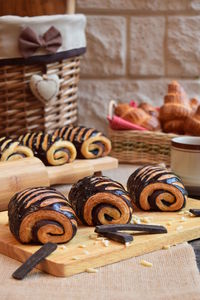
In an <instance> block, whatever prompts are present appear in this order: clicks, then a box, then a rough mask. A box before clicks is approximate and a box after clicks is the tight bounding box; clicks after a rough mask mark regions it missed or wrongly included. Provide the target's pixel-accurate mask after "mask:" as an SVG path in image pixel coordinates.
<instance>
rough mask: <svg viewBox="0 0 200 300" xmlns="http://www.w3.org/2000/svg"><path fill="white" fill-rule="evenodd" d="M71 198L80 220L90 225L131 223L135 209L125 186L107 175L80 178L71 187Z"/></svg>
mask: <svg viewBox="0 0 200 300" xmlns="http://www.w3.org/2000/svg"><path fill="white" fill-rule="evenodd" d="M69 200H70V203H71V205H72V207H73V209H74V211H75V212H76V215H77V217H78V218H79V220H80V221H81V222H82V223H83V224H86V225H90V226H92V225H100V224H126V223H129V222H130V219H131V214H132V211H133V209H132V204H131V200H130V197H129V194H128V193H127V192H126V191H125V189H124V188H123V186H122V185H121V184H120V183H118V182H117V181H114V180H111V179H109V178H108V177H105V176H100V177H96V176H89V177H85V178H83V179H81V180H79V181H78V182H77V183H76V184H75V185H73V187H72V188H71V190H70V192H69Z"/></svg>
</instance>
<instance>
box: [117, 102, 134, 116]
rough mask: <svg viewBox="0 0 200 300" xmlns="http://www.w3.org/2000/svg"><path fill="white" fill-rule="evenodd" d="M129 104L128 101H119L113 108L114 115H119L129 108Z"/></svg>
mask: <svg viewBox="0 0 200 300" xmlns="http://www.w3.org/2000/svg"><path fill="white" fill-rule="evenodd" d="M130 107H131V106H130V105H129V104H128V103H119V104H118V105H117V106H116V107H115V110H114V113H115V115H116V116H118V117H121V116H122V115H123V114H124V112H125V111H128V110H129V109H130Z"/></svg>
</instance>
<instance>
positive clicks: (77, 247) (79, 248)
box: [0, 199, 200, 277]
mask: <svg viewBox="0 0 200 300" xmlns="http://www.w3.org/2000/svg"><path fill="white" fill-rule="evenodd" d="M189 208H199V209H200V201H197V200H192V199H189V200H188V204H187V207H186V209H185V210H188V209H189ZM134 215H136V216H137V217H139V218H140V219H141V220H144V219H143V218H144V217H148V218H149V220H150V221H151V223H152V224H162V225H164V226H166V227H167V229H168V233H167V234H141V233H137V234H136V233H135V234H134V241H133V242H132V243H131V244H130V245H129V246H128V247H126V246H124V245H122V244H119V243H116V242H113V241H109V244H108V246H106V245H105V244H104V243H103V242H102V240H98V239H97V240H96V239H92V238H91V234H93V233H94V227H84V226H82V227H79V229H78V233H77V235H76V236H75V238H74V239H73V240H72V241H70V242H69V243H67V244H63V245H59V246H58V248H57V250H56V251H55V252H54V253H52V254H51V255H50V256H49V257H48V258H46V259H45V260H44V261H43V262H42V263H40V264H39V265H38V266H37V268H39V269H41V270H43V271H45V272H47V273H50V274H52V275H55V276H63V277H67V276H71V275H74V274H77V273H81V272H84V271H85V270H86V269H87V268H96V267H101V266H105V265H107V264H111V263H114V262H118V261H121V260H124V259H127V258H130V257H134V256H138V255H142V254H145V253H148V252H152V251H155V250H159V249H162V248H163V246H166V245H170V246H171V245H175V244H177V243H182V242H185V241H190V240H193V239H196V238H200V218H197V217H193V216H188V215H187V214H180V213H172V212H169V213H162V212H152V213H147V212H141V211H140V212H135V214H134ZM183 216H184V217H183ZM38 248H39V246H30V245H22V244H20V243H19V242H18V241H16V240H15V238H14V237H13V236H12V234H11V233H10V230H9V227H8V218H7V212H2V213H0V253H2V254H5V255H7V256H9V257H12V258H14V259H16V260H19V261H22V262H23V261H25V260H26V259H27V258H28V257H29V256H30V255H31V254H33V253H34V252H35V251H36V250H38ZM163 251H166V250H163Z"/></svg>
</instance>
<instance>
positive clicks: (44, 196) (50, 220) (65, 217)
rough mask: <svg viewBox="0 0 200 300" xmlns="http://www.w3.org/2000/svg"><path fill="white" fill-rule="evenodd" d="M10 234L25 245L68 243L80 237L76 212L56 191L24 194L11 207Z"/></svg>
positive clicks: (12, 202) (46, 188) (38, 191)
mask: <svg viewBox="0 0 200 300" xmlns="http://www.w3.org/2000/svg"><path fill="white" fill-rule="evenodd" d="M8 217H9V226H10V231H11V232H12V234H13V235H14V236H15V238H16V239H17V240H19V241H20V242H21V243H25V244H26V243H42V244H45V243H48V242H52V243H66V242H68V241H70V240H71V239H72V238H73V237H74V236H75V234H76V231H77V222H76V217H75V213H74V211H73V210H72V208H71V205H70V204H69V202H68V200H67V199H66V198H65V197H64V195H62V194H61V193H59V192H57V191H56V190H55V189H53V188H48V187H37V188H29V189H26V190H24V191H21V192H19V193H17V194H15V196H14V197H13V198H12V199H11V200H10V202H9V205H8Z"/></svg>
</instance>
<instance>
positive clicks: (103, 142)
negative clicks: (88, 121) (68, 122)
mask: <svg viewBox="0 0 200 300" xmlns="http://www.w3.org/2000/svg"><path fill="white" fill-rule="evenodd" d="M54 135H55V136H56V137H60V138H62V139H63V140H65V141H70V142H72V143H73V144H74V145H75V147H76V150H77V157H78V158H98V157H103V156H106V155H108V154H109V153H110V151H111V142H110V140H109V139H108V138H107V137H105V136H104V135H103V134H102V133H101V132H99V131H97V130H96V129H93V128H86V127H84V126H77V127H73V126H64V127H62V128H60V129H57V130H56V131H55V132H54Z"/></svg>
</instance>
